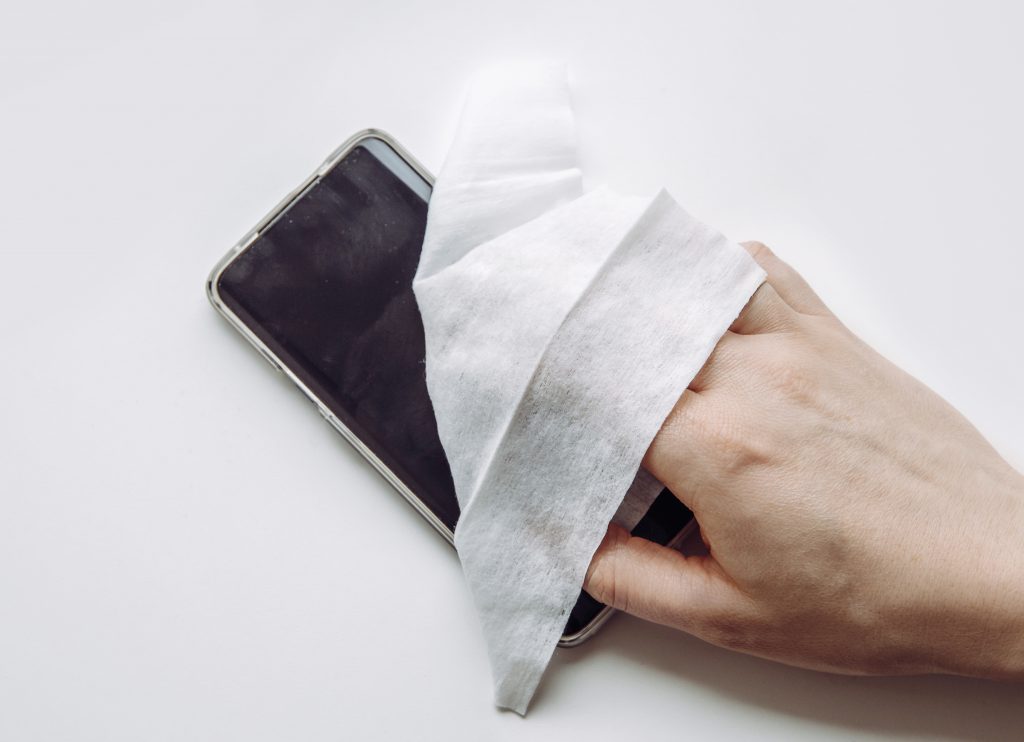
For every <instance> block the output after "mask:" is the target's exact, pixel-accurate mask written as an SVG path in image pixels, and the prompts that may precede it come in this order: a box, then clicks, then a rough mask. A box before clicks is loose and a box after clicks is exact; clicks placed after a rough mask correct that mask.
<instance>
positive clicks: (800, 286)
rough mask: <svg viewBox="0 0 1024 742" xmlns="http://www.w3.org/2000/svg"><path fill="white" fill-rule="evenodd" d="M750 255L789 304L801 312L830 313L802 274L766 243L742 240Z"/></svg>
mask: <svg viewBox="0 0 1024 742" xmlns="http://www.w3.org/2000/svg"><path fill="white" fill-rule="evenodd" d="M741 244H742V245H743V247H745V248H746V249H747V252H749V253H750V256H751V257H752V258H753V259H754V260H756V261H757V264H758V265H760V266H761V267H762V268H764V270H765V273H767V274H768V283H770V284H771V285H772V288H774V289H775V291H776V293H778V295H779V296H780V297H781V298H782V300H783V301H785V302H786V303H787V304H788V305H789V306H791V307H792V308H793V309H795V310H796V311H798V312H801V313H803V314H831V312H830V311H829V309H828V307H826V306H825V302H823V301H822V300H821V299H820V298H819V297H818V295H817V294H816V293H814V289H812V288H811V287H810V285H809V284H808V283H807V281H805V280H804V278H803V276H801V275H800V274H799V273H797V272H796V271H795V270H793V268H792V267H791V266H790V265H789V264H788V263H786V262H785V261H783V260H782V259H781V258H779V257H778V256H777V255H776V254H775V253H773V252H772V251H771V248H769V247H768V246H767V245H764V244H762V243H760V242H743V243H741Z"/></svg>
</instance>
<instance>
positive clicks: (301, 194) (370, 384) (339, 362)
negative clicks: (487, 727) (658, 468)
mask: <svg viewBox="0 0 1024 742" xmlns="http://www.w3.org/2000/svg"><path fill="white" fill-rule="evenodd" d="M432 183H433V179H432V177H431V176H430V174H429V173H428V172H427V171H426V170H425V169H424V168H423V167H422V166H421V165H420V164H419V163H418V162H417V161H416V160H415V159H414V158H413V157H412V156H411V155H409V154H408V153H407V152H406V151H405V150H404V149H403V148H402V147H401V146H400V145H399V144H398V143H397V142H396V141H395V140H394V139H393V138H391V137H390V136H388V135H387V134H385V133H383V132H381V131H376V130H366V131H363V132H360V133H358V134H356V135H355V136H353V137H351V138H350V139H349V140H348V141H347V142H345V143H344V144H342V145H341V146H340V147H339V148H338V149H336V150H335V151H334V152H333V153H332V154H331V155H330V156H329V157H328V158H327V159H326V160H325V161H324V162H323V164H322V165H320V167H318V168H317V169H316V171H315V172H314V173H313V174H312V175H310V176H309V177H308V178H307V179H306V180H305V181H303V182H302V183H301V184H300V185H299V186H298V187H297V188H296V189H295V190H293V191H292V192H291V193H290V194H288V196H287V197H286V198H285V199H284V200H283V201H282V202H281V203H280V204H278V206H277V207H276V208H275V209H274V210H273V211H271V212H270V213H269V214H268V215H267V216H266V217H264V218H263V220H262V221H260V223H259V224H257V225H256V226H255V227H254V228H253V229H251V230H250V231H249V232H248V233H247V234H246V235H245V236H244V237H243V238H242V239H241V240H240V241H239V242H238V244H236V245H235V246H234V247H233V248H232V249H231V250H230V251H229V252H228V254H227V255H225V256H224V257H223V258H222V259H221V260H220V261H219V262H218V263H217V265H216V266H215V267H214V269H213V271H212V272H211V273H210V276H209V278H208V280H207V284H206V289H207V295H208V296H209V299H210V301H211V303H212V304H213V306H214V307H215V308H216V309H217V311H218V312H220V314H221V315H223V316H224V318H225V319H227V321H228V322H230V323H231V325H232V326H233V327H234V328H235V329H236V330H238V332H240V333H241V334H242V335H243V336H244V337H245V338H246V339H247V340H248V341H249V342H250V343H251V344H252V345H253V346H254V347H255V348H256V350H257V351H258V352H259V353H260V355H262V356H263V358H265V359H266V360H267V362H269V364H270V365H271V367H273V369H274V370H275V371H278V372H281V373H283V374H285V375H286V376H287V377H288V378H289V379H290V380H291V381H292V382H293V383H294V384H295V386H296V387H297V388H298V389H299V391H300V392H302V394H304V395H305V396H306V397H307V398H308V399H309V401H310V402H312V403H313V405H314V406H315V407H316V409H317V411H318V412H319V413H320V415H321V416H323V418H324V419H325V420H326V421H327V422H328V423H329V424H330V425H331V426H332V427H333V428H334V429H335V430H336V431H338V432H339V433H340V434H341V435H343V436H344V437H345V439H346V440H348V441H349V443H351V444H352V445H353V446H354V447H355V449H356V450H357V451H358V452H359V453H361V454H362V455H363V456H365V457H366V458H367V459H368V460H369V461H370V462H371V463H372V464H373V466H374V467H376V469H377V470H378V471H379V472H380V473H381V474H382V475H383V476H384V478H385V479H386V480H387V481H388V482H389V483H390V484H391V485H392V486H393V487H394V488H395V489H396V490H398V492H399V493H400V494H401V495H403V496H404V497H405V499H406V500H408V501H409V503H411V504H412V506H413V507H414V508H415V509H416V510H417V512H419V514H420V515H421V516H423V517H424V518H426V520H427V521H428V522H429V523H430V524H431V525H432V526H434V528H435V529H437V531H438V533H440V534H441V535H442V536H443V537H444V538H446V539H447V540H448V541H449V543H452V544H454V540H453V534H454V531H455V525H456V523H457V521H458V518H459V505H458V500H457V499H456V497H455V488H454V486H453V484H452V477H451V472H450V470H449V468H448V461H447V459H446V458H445V453H444V449H443V448H442V446H441V442H440V440H439V439H438V434H437V425H436V422H435V419H434V411H433V407H432V406H431V403H430V397H429V396H428V394H427V385H426V377H425V367H424V341H423V325H422V323H421V320H420V314H419V310H418V309H417V306H416V299H415V297H414V295H413V292H412V279H413V276H414V275H415V273H416V266H417V263H418V262H419V257H420V249H421V247H422V244H423V234H424V230H425V228H426V223H427V205H428V203H429V201H430V193H431V187H432ZM692 518H693V516H692V514H691V513H690V511H689V510H687V509H686V507H684V506H683V505H682V504H681V503H680V502H679V501H678V500H677V499H676V498H675V497H674V496H673V495H672V494H671V493H669V492H668V491H667V490H665V491H663V492H662V493H661V495H660V496H659V497H658V498H657V499H656V500H655V501H654V504H653V505H652V506H651V508H650V510H649V511H648V512H647V514H646V515H645V516H644V518H643V519H642V520H641V521H640V522H639V523H638V524H637V526H636V528H634V530H633V533H634V534H637V535H641V536H644V537H645V538H648V539H650V540H652V541H657V542H658V543H662V544H667V543H670V542H675V541H677V540H678V539H680V538H681V537H682V535H683V534H684V532H685V530H686V529H687V528H688V526H690V525H692ZM366 527H370V524H366ZM373 527H374V528H375V529H376V530H382V529H380V525H379V524H374V526H373ZM610 614H611V609H610V608H608V607H606V606H604V605H602V604H601V603H598V602H597V601H596V600H594V599H593V598H592V597H590V596H589V595H587V593H586V592H581V594H580V598H579V601H578V602H577V603H576V606H575V608H574V609H573V611H572V613H571V615H570V617H569V621H568V623H567V624H566V626H565V630H564V632H563V636H562V639H561V641H560V642H559V644H560V645H561V646H574V645H576V644H579V643H581V642H582V641H584V640H585V639H587V638H588V637H590V636H591V635H593V633H594V632H595V631H596V630H597V629H598V627H599V626H600V625H601V624H602V623H603V622H604V621H605V620H606V619H607V618H608V617H609V615H610Z"/></svg>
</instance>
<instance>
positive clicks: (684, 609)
mask: <svg viewBox="0 0 1024 742" xmlns="http://www.w3.org/2000/svg"><path fill="white" fill-rule="evenodd" d="M583 587H584V589H585V590H586V591H587V592H588V593H590V594H591V595H592V596H593V597H594V598H595V599H597V600H599V601H601V602H602V603H604V604H605V605H610V606H612V607H613V608H617V609H619V610H621V611H625V612H626V613H631V614H633V615H634V616H639V617H640V618H644V619H647V620H648V621H655V622H657V623H660V624H664V625H666V626H673V627H675V628H677V629H681V630H683V631H686V632H688V633H691V634H694V635H696V636H700V637H702V638H707V639H709V640H711V641H714V640H716V639H717V637H715V636H713V630H714V628H715V627H716V626H720V625H721V624H722V623H723V617H729V619H730V620H732V621H742V619H743V617H744V616H745V615H747V614H749V613H750V612H751V607H752V606H751V604H750V601H749V598H747V596H746V595H744V594H743V592H742V591H741V590H740V589H739V588H738V587H737V586H736V584H735V583H734V582H733V581H732V580H731V579H730V578H729V577H728V575H726V573H725V571H724V570H723V569H722V568H721V566H719V564H718V563H717V562H716V561H715V560H714V559H713V558H712V557H710V556H689V557H688V556H684V555H683V554H681V553H679V552H678V551H676V550H674V549H670V548H668V547H665V546H661V545H659V544H656V543H654V542H653V541H648V540H647V539H643V538H639V537H637V536H630V535H629V533H628V532H627V531H626V530H625V529H624V528H622V527H620V526H617V525H615V524H612V525H610V526H609V527H608V533H607V534H606V535H605V537H604V540H603V541H602V542H601V545H600V546H599V547H598V549H597V551H596V552H595V553H594V557H593V559H592V560H591V562H590V567H589V569H588V570H587V576H586V579H585V581H584V583H583Z"/></svg>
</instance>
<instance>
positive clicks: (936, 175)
mask: <svg viewBox="0 0 1024 742" xmlns="http://www.w3.org/2000/svg"><path fill="white" fill-rule="evenodd" d="M10 5H11V4H10V3H7V4H6V5H5V6H4V7H3V9H2V10H0V112H2V119H0V120H2V122H3V123H2V124H0V127H2V128H0V133H2V137H0V163H2V167H3V170H2V175H0V183H2V186H0V188H2V192H0V195H2V197H3V203H4V204H5V208H4V212H3V214H4V216H3V225H4V230H3V236H4V239H3V243H2V246H0V257H2V266H3V268H2V271H3V272H2V276H3V291H2V292H0V333H2V335H0V337H2V338H3V341H4V360H5V363H4V365H3V370H2V371H0V374H2V382H3V386H2V389H3V392H2V396H0V445H2V450H3V452H4V453H3V456H2V458H0V601H2V602H0V738H2V739H4V740H7V739H10V740H34V739H47V740H49V739H76V740H100V739H103V740H115V739H125V740H128V739H130V740H138V739H147V740H150V739H203V740H224V739H245V740H263V739H267V740H270V739H301V740H319V739H352V740H357V739H358V740H362V739H399V738H410V739H415V738H427V739H429V738H450V739H467V740H500V739H509V738H515V739H559V740H564V739H567V738H569V736H570V735H571V736H572V737H573V738H574V739H585V740H589V739H615V738H623V739H648V738H650V739H661V738H676V737H683V736H692V735H697V736H702V735H703V736H709V735H714V736H715V737H716V738H728V739H737V738H755V737H756V738H758V739H766V738H777V739H799V738H805V739H810V738H813V739H818V738H822V737H829V736H831V737H836V738H850V737H859V736H872V735H879V736H893V735H905V736H908V737H915V736H916V737H944V736H945V737H963V738H968V737H969V738H999V737H1002V738H1006V737H1008V736H1016V735H1018V734H1019V730H1020V728H1021V725H1022V724H1024V688H1022V687H1021V686H1020V685H1009V684H996V683H986V682H980V681H972V680H964V679H955V678H904V679H855V678H841V677H832V676H828V675H821V674H816V673H811V672H804V671H799V670H792V669H788V668H785V667H781V666H776V665H773V664H770V663H767V662H763V661H760V660H754V659H749V658H744V657H740V656H737V655H733V654H729V653H727V652H724V651H720V650H717V649H714V648H711V647H708V646H706V645H703V644H701V643H699V642H697V641H695V640H692V639H689V638H687V637H685V636H682V635H679V634H676V633H674V632H672V631H669V630H667V629H662V628H659V627H654V626H650V625H647V624H644V623H641V622H640V621H637V620H634V619H631V618H629V617H625V616H618V617H616V618H615V619H614V620H613V621H612V622H611V623H610V624H609V625H608V626H607V628H606V629H605V630H604V631H603V632H602V633H601V634H600V635H599V636H598V637H597V638H596V639H595V640H594V641H592V642H591V643H590V644H589V645H587V646H586V647H584V648H580V649H576V650H560V651H559V652H558V654H557V655H556V659H555V661H554V663H553V665H552V667H551V668H550V671H549V675H548V677H547V679H546V681H545V683H544V685H542V687H541V689H540V691H539V693H538V696H537V698H536V699H535V702H534V704H533V706H532V707H531V713H530V716H529V717H528V718H527V719H525V720H523V719H520V718H519V717H517V716H515V715H513V714H510V713H501V712H498V711H495V710H494V709H493V708H492V707H491V703H490V687H489V682H488V680H487V677H488V676H487V666H486V659H485V653H484V649H483V645H482V642H481V639H480V637H479V635H478V631H477V628H476V625H475V623H474V622H475V618H474V616H473V612H472V609H471V607H470V603H469V598H468V595H467V593H466V590H465V588H464V586H463V584H462V576H461V573H460V571H459V567H458V563H457V561H456V558H455V554H454V553H453V552H452V551H451V550H450V548H449V547H448V546H447V545H446V544H445V543H444V542H443V541H442V540H441V539H440V538H439V537H438V536H437V535H436V534H435V533H434V532H433V531H432V530H431V529H430V528H429V527H428V526H427V525H426V523H424V522H423V521H421V520H420V519H419V518H418V516H417V515H416V514H415V513H414V512H413V510H412V509H411V508H410V507H409V506H408V505H406V504H405V503H404V502H403V501H402V500H401V499H400V498H399V497H398V496H397V495H396V494H395V493H394V492H392V491H390V490H389V489H388V488H387V486H385V484H384V483H383V482H382V481H381V480H380V478H379V477H378V476H377V475H376V474H375V473H374V472H373V471H372V470H371V469H370V467H369V466H368V465H366V464H365V463H363V462H362V461H361V460H360V459H359V458H358V456H356V455H355V454H354V453H353V452H352V451H350V450H349V448H348V447H347V446H346V444H344V443H343V442H342V441H341V440H340V439H339V437H338V436H336V435H334V434H332V433H331V432H330V431H329V429H328V428H327V426H326V425H325V424H324V422H323V421H322V420H321V419H320V418H319V417H318V416H317V415H316V413H315V412H314V411H313V409H312V408H311V407H310V406H309V405H308V404H304V403H303V402H302V400H301V397H300V396H299V395H298V393H296V392H293V391H292V390H291V389H289V388H288V385H287V384H286V382H285V381H284V379H283V378H281V377H278V376H275V375H273V374H272V373H271V372H270V370H269V368H268V367H267V366H266V364H264V363H263V362H262V361H261V360H260V359H259V358H258V356H257V355H256V354H255V352H253V351H252V350H251V349H250V348H249V347H247V346H246V345H245V343H244V341H242V340H241V338H239V337H237V336H236V335H235V334H234V333H233V332H232V331H231V330H230V329H229V328H228V327H227V325H226V324H225V323H224V322H223V321H221V320H220V319H219V318H218V317H217V316H216V315H215V314H214V312H213V311H212V310H211V309H210V307H209V306H207V304H206V300H205V298H204V296H203V293H202V284H203V280H204V278H205V276H206V272H207V270H208V269H209V267H210V266H211V265H212V264H213V263H214V261H215V260H217V258H219V257H220V255H221V254H222V253H223V252H224V251H225V250H226V249H227V247H228V246H230V245H231V244H232V242H233V241H234V240H236V239H237V238H238V237H239V236H240V235H241V234H242V233H243V232H245V231H246V230H247V229H248V228H249V227H250V226H252V225H253V224H254V223H255V222H256V221H257V220H258V219H259V218H260V217H261V216H262V215H263V214H264V213H265V212H266V211H267V210H268V209H269V208H270V207H272V206H273V205H274V204H275V203H276V202H277V200H278V199H279V198H280V197H281V196H282V195H283V194H284V193H285V192H286V191H287V190H288V189H289V188H291V187H292V186H293V185H294V184H296V183H297V182H298V181H299V180H300V179H301V178H303V177H304V176H305V175H307V174H308V173H309V172H311V171H312V169H313V168H314V167H315V166H316V165H317V164H318V163H319V162H320V161H321V159H322V157H323V156H324V155H326V154H327V153H328V152H329V151H330V150H331V149H332V148H333V147H334V146H335V145H337V144H338V143H340V142H341V141H342V140H343V139H344V138H345V137H347V136H348V135H349V134H350V133H352V132H353V131H354V130H356V129H358V128H361V127H364V126H367V125H375V126H379V127H382V128H384V129H387V130H389V131H391V132H392V133H393V134H395V135H396V136H397V137H398V138H399V139H400V140H401V141H402V142H403V143H404V144H406V145H407V146H408V147H410V148H411V150H412V151H413V152H415V153H416V154H417V155H419V156H420V158H421V159H422V160H423V161H424V162H425V163H426V165H427V166H428V167H430V168H432V169H434V170H436V169H437V168H438V166H439V165H440V157H441V154H442V153H443V151H444V147H445V146H446V144H447V140H448V136H449V134H450V132H451V127H452V125H453V123H454V121H455V118H456V116H457V98H458V93H459V91H460V90H461V89H462V86H463V84H464V82H465V79H466V76H467V75H468V74H469V72H470V71H471V70H473V69H474V68H476V67H477V66H478V65H479V64H481V63H483V62H487V61H492V60H496V59H500V58H506V57H510V56H526V55H548V56H554V55H559V56H564V57H565V58H567V59H568V61H569V63H570V65H571V66H572V69H573V70H574V73H575V86H574V92H575V94H576V106H577V111H578V113H579V114H580V119H581V124H582V126H583V138H584V142H583V151H584V152H586V153H589V155H590V157H591V160H590V161H589V162H584V171H585V172H586V173H587V174H588V175H589V176H591V177H593V178H594V180H595V181H597V182H600V181H611V182H616V183H618V184H621V185H622V186H623V187H633V188H635V189H636V190H637V191H639V192H645V191H649V190H651V189H653V188H655V187H657V186H658V185H660V184H662V183H665V184H666V185H667V186H668V188H669V190H670V191H671V192H672V193H673V194H674V195H675V196H676V197H677V198H678V199H679V200H680V202H681V203H683V204H685V206H686V208H687V209H688V210H689V211H691V212H692V213H693V214H695V215H696V216H697V217H699V218H701V219H703V220H705V221H707V222H708V223H710V224H714V225H716V226H717V227H718V228H720V229H722V230H723V231H725V232H726V234H728V235H729V236H731V237H733V238H735V239H746V238H760V239H762V240H764V241H766V242H768V243H769V244H772V245H773V246H775V247H776V248H777V251H778V252H779V253H780V254H781V255H783V256H784V257H786V258H788V259H789V260H790V261H791V262H792V263H794V264H795V265H796V266H797V267H798V268H799V269H800V270H802V271H803V272H804V274H805V275H806V276H807V277H808V278H809V279H810V280H811V282H812V283H813V284H814V285H815V286H816V287H817V288H818V289H819V291H820V293H821V294H822V295H823V296H824V298H825V299H826V301H828V302H829V303H830V304H831V306H832V307H833V308H834V309H835V310H836V311H837V312H839V314H840V315H841V316H842V317H843V318H844V319H846V320H847V321H848V322H849V324H851V325H852V326H853V327H854V329H856V330H857V331H858V332H860V333H861V334H862V335H863V336H864V337H866V338H867V339H868V340H869V341H871V342H872V343H874V344H875V345H876V346H877V347H879V348H880V349H881V350H883V351H884V352H886V353H888V354H889V355H890V356H892V357H893V358H894V359H895V360H897V361H898V362H899V363H901V364H902V365H903V366H904V367H906V368H907V369H908V370H910V371H912V372H913V373H915V374H917V375H918V376H920V377H921V378H923V379H924V380H925V381H927V382H928V383H929V384H931V385H932V386H933V387H935V388H936V389H938V390H939V391H940V392H941V393H942V394H943V395H945V396H946V397H947V398H949V399H950V400H951V401H952V402H954V403H955V404H956V405H957V406H958V407H959V408H960V409H961V410H963V411H964V412H965V413H966V414H967V415H968V416H969V417H970V418H971V419H972V420H973V421H974V422H975V423H976V424H977V425H978V427H979V428H981V430H982V431H984V432H985V433H986V434H987V435H988V436H989V437H990V439H991V440H992V441H993V442H994V443H995V444H996V445H997V446H998V447H999V448H1000V449H1001V450H1002V451H1003V452H1004V453H1005V454H1006V455H1007V456H1008V457H1009V458H1010V459H1011V460H1012V461H1014V462H1015V463H1016V464H1017V466H1018V467H1021V466H1024V435H1022V423H1021V412H1022V410H1024V386H1022V385H1021V384H1020V369H1021V367H1022V364H1024V339H1022V336H1024V332H1022V330H1021V319H1022V315H1024V312H1022V311H1021V308H1020V304H1019V302H1020V298H1019V297H1020V281H1021V276H1022V275H1024V258H1022V254H1021V242H1022V237H1021V234H1022V228H1021V226H1020V224H1019V218H1020V213H1021V203H1024V179H1022V178H1021V173H1022V172H1024V143H1022V138H1021V136H1020V132H1021V131H1024V104H1022V99H1021V95H1020V90H1021V77H1022V72H1024V48H1022V45H1021V44H1020V38H1021V35H1022V32H1024V16H1022V11H1021V10H1019V9H1015V8H1013V6H1012V5H1011V4H1009V3H1007V4H1005V5H1002V6H997V5H994V4H981V3H970V4H967V3H964V4H956V5H952V4H949V5H948V7H945V6H940V5H939V4H937V3H922V4H898V5H897V4H893V3H878V4H865V3H857V4H853V3H849V4H845V3H844V4H842V5H837V4H833V3H829V4H825V3H821V4H819V3H813V2H807V3H801V4H784V5H782V4H776V5H774V6H772V7H771V8H769V7H768V6H767V4H764V5H762V4H754V3H750V4H732V3H720V2H716V3H707V4H706V5H701V6H694V5H690V4H684V3H669V2H666V3H664V4H661V5H653V4H650V3H645V2H639V1H636V0H634V1H633V2H629V3H616V4H608V3H595V2H588V3H583V2H581V3H574V4H559V5H557V6H552V4H550V3H540V2H534V1H532V0H529V1H528V0H520V1H519V2H515V3H507V4H504V5H503V6H497V5H493V6H489V5H488V4H485V3H479V2H464V3H459V4H445V5H444V6H441V5H439V4H426V3H424V4H422V5H417V6H416V7H412V4H411V3H410V4H409V7H406V6H403V5H401V4H396V3H383V2H375V3H360V4H354V3H353V4H349V5H348V7H346V6H345V4H343V3H339V2H322V3H319V4H302V3H293V4H290V5H289V6H288V7H286V6H285V5H284V4H282V5H280V6H278V7H271V6H269V5H260V7H256V5H257V4H255V3H242V2H238V3H236V4H232V5H228V4H221V5H217V4H211V3H208V2H204V3H200V2H192V1H190V2H173V3H171V2H167V3H124V4H123V5H120V6H116V7H115V6H114V5H113V4H111V3H90V4H84V3H82V4H78V3H76V4H71V3H67V4H66V5H65V7H51V6H48V5H43V4H30V3H20V4H18V9H17V10H13V9H12V8H11V7H9V6H10ZM954 339H955V340H956V343H954V342H952V341H953V340H954ZM366 524H373V527H372V528H369V529H367V528H366V527H365V526H366ZM409 609H411V615H412V616H413V617H414V618H413V620H412V621H407V620H405V617H406V616H408V615H410V613H409ZM467 699H468V700H467Z"/></svg>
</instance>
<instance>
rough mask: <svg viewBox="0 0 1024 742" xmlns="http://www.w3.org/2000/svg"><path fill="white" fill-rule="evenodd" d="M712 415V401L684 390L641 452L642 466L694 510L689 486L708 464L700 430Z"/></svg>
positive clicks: (693, 490) (693, 492)
mask: <svg viewBox="0 0 1024 742" xmlns="http://www.w3.org/2000/svg"><path fill="white" fill-rule="evenodd" d="M714 414H715V413H714V410H713V404H712V403H711V402H710V401H709V400H708V399H706V398H705V397H703V396H702V395H701V394H699V393H697V392H693V391H690V390H688V391H685V392H683V395H682V396H681V397H680V398H679V401H678V402H676V406H675V407H673V408H672V411H671V412H670V413H669V414H668V417H667V418H665V421H664V422H663V423H662V424H661V428H660V429H659V430H658V434H657V435H655V436H654V440H653V441H651V444H650V446H648V448H647V452H646V453H645V454H644V459H643V466H644V468H645V469H646V470H647V471H648V472H650V473H651V474H652V475H654V477H655V478H656V479H658V480H659V481H660V482H662V483H663V484H664V485H665V486H666V487H668V488H669V490H671V491H672V494H674V495H675V496H676V498H677V499H678V500H679V501H680V502H681V503H683V505H685V506H686V507H687V508H689V509H690V510H692V511H694V512H697V508H698V505H697V503H696V499H697V498H696V497H694V494H695V492H696V490H695V489H694V488H692V487H691V485H692V484H693V483H694V482H695V481H699V480H700V478H701V477H705V476H707V474H708V472H707V471H706V470H707V468H708V464H709V457H708V453H709V452H708V450H707V445H706V444H705V442H704V438H705V436H704V435H703V434H702V430H703V429H704V427H705V422H704V421H706V420H708V419H709V418H710V417H711V416H712V415H714Z"/></svg>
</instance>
